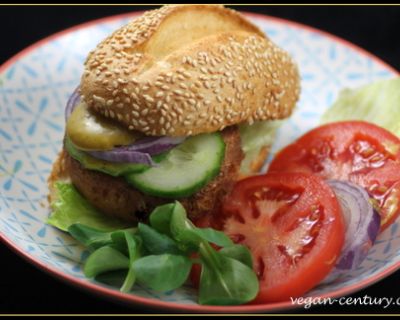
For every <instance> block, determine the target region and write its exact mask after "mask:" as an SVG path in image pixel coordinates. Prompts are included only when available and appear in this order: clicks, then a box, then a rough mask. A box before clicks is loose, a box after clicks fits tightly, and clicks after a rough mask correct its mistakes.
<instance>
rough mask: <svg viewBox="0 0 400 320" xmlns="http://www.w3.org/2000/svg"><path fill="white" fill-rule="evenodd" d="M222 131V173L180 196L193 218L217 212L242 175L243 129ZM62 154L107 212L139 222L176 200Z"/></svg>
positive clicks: (74, 176)
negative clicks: (190, 192)
mask: <svg viewBox="0 0 400 320" xmlns="http://www.w3.org/2000/svg"><path fill="white" fill-rule="evenodd" d="M221 133H222V137H223V140H224V142H225V145H226V148H225V157H224V161H223V163H222V166H221V170H220V173H219V174H218V176H216V177H215V178H214V179H213V180H211V181H210V182H209V183H208V184H207V185H206V186H204V187H203V188H202V189H200V190H199V191H198V192H196V193H195V194H193V195H192V196H190V197H186V198H180V199H177V200H179V201H180V202H181V203H182V205H183V206H184V207H185V209H186V210H187V213H188V216H189V218H191V219H195V218H199V217H201V216H203V215H205V214H206V213H209V212H214V211H215V210H216V209H217V208H218V206H219V205H220V203H221V201H222V199H223V197H224V196H225V195H226V194H227V193H228V192H229V191H230V190H231V188H232V186H233V184H234V182H235V181H236V180H237V178H238V176H239V169H240V164H241V161H242V159H243V152H242V149H241V147H240V134H239V130H238V129H237V127H236V126H235V127H229V128H226V129H225V130H223V131H222V132H221ZM61 157H63V159H61V162H64V163H65V170H66V172H67V173H68V175H69V176H70V179H71V181H72V183H73V184H74V185H75V187H76V188H77V189H78V190H79V191H80V192H81V194H82V195H83V196H84V197H85V198H86V199H87V200H88V201H89V202H90V203H92V204H93V205H94V206H95V207H96V208H98V209H99V210H100V211H102V212H104V213H105V214H107V215H110V216H113V217H116V218H119V219H122V220H126V221H130V222H137V221H138V220H142V219H145V218H146V216H147V215H148V214H149V213H150V212H151V211H152V210H153V209H154V208H155V207H157V206H159V205H161V204H164V203H168V202H171V201H172V200H171V199H165V198H159V197H154V196H150V195H146V194H144V193H143V192H141V191H139V190H137V189H136V188H134V187H133V186H131V185H129V184H128V183H127V182H126V181H125V179H123V178H121V177H112V176H110V175H107V174H105V173H102V172H98V171H93V170H88V169H85V168H84V167H83V166H82V165H81V164H80V162H78V161H77V160H75V159H73V158H72V157H71V156H70V155H69V154H68V153H67V152H66V151H65V150H63V152H62V155H61Z"/></svg>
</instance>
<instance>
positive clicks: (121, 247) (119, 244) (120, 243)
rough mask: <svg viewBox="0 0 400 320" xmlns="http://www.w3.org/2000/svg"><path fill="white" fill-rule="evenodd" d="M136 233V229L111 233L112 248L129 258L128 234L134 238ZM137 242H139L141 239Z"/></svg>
mask: <svg viewBox="0 0 400 320" xmlns="http://www.w3.org/2000/svg"><path fill="white" fill-rule="evenodd" d="M136 233H137V229H136V228H131V229H123V230H116V231H113V232H111V240H112V247H113V248H114V249H116V250H118V251H119V252H121V253H122V254H124V255H126V256H129V251H128V243H127V234H129V235H131V236H133V237H134V235H135V234H136ZM136 240H137V241H139V239H136Z"/></svg>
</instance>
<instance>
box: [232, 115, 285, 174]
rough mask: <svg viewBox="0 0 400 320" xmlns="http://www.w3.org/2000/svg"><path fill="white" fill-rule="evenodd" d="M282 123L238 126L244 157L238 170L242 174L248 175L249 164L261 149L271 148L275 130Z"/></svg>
mask: <svg viewBox="0 0 400 320" xmlns="http://www.w3.org/2000/svg"><path fill="white" fill-rule="evenodd" d="M283 121H284V120H270V121H259V122H255V123H253V124H252V125H249V124H241V125H240V126H239V131H240V138H241V140H242V150H243V152H244V155H245V157H244V159H243V161H242V164H241V169H240V170H241V172H242V173H249V169H250V166H251V163H252V161H253V160H255V159H256V158H257V156H258V155H259V153H260V151H261V148H263V147H265V146H268V147H269V146H272V144H273V143H274V140H275V133H276V130H277V129H278V128H279V127H280V126H281V125H282V123H283Z"/></svg>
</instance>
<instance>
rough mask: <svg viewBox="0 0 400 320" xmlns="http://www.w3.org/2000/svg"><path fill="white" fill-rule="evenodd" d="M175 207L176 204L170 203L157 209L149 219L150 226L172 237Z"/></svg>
mask: <svg viewBox="0 0 400 320" xmlns="http://www.w3.org/2000/svg"><path fill="white" fill-rule="evenodd" d="M174 207H175V203H168V204H164V205H162V206H158V207H157V208H155V209H154V210H153V212H152V213H151V214H150V217H149V221H150V225H151V226H152V227H153V228H154V229H155V230H157V231H158V232H160V233H163V234H166V235H169V236H170V235H171V231H170V223H171V217H172V212H173V210H174Z"/></svg>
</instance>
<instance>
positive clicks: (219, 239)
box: [170, 202, 233, 247]
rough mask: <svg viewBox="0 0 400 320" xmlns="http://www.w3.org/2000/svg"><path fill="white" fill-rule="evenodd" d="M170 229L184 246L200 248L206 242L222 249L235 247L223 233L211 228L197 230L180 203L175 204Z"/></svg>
mask: <svg viewBox="0 0 400 320" xmlns="http://www.w3.org/2000/svg"><path fill="white" fill-rule="evenodd" d="M170 227H171V234H172V236H173V237H174V239H175V240H177V241H179V242H183V243H184V244H190V245H195V246H198V245H199V244H200V242H201V241H203V240H205V241H208V242H212V243H214V244H216V245H218V246H221V247H225V246H231V245H233V242H232V240H231V239H230V238H229V237H228V236H227V235H226V234H224V233H223V232H221V231H217V230H214V229H211V228H197V227H196V226H195V225H193V223H192V222H191V221H190V220H189V219H188V218H187V216H186V211H185V209H184V208H183V206H182V205H181V204H180V203H179V202H176V203H175V207H174V210H173V212H172V217H171V224H170Z"/></svg>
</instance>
